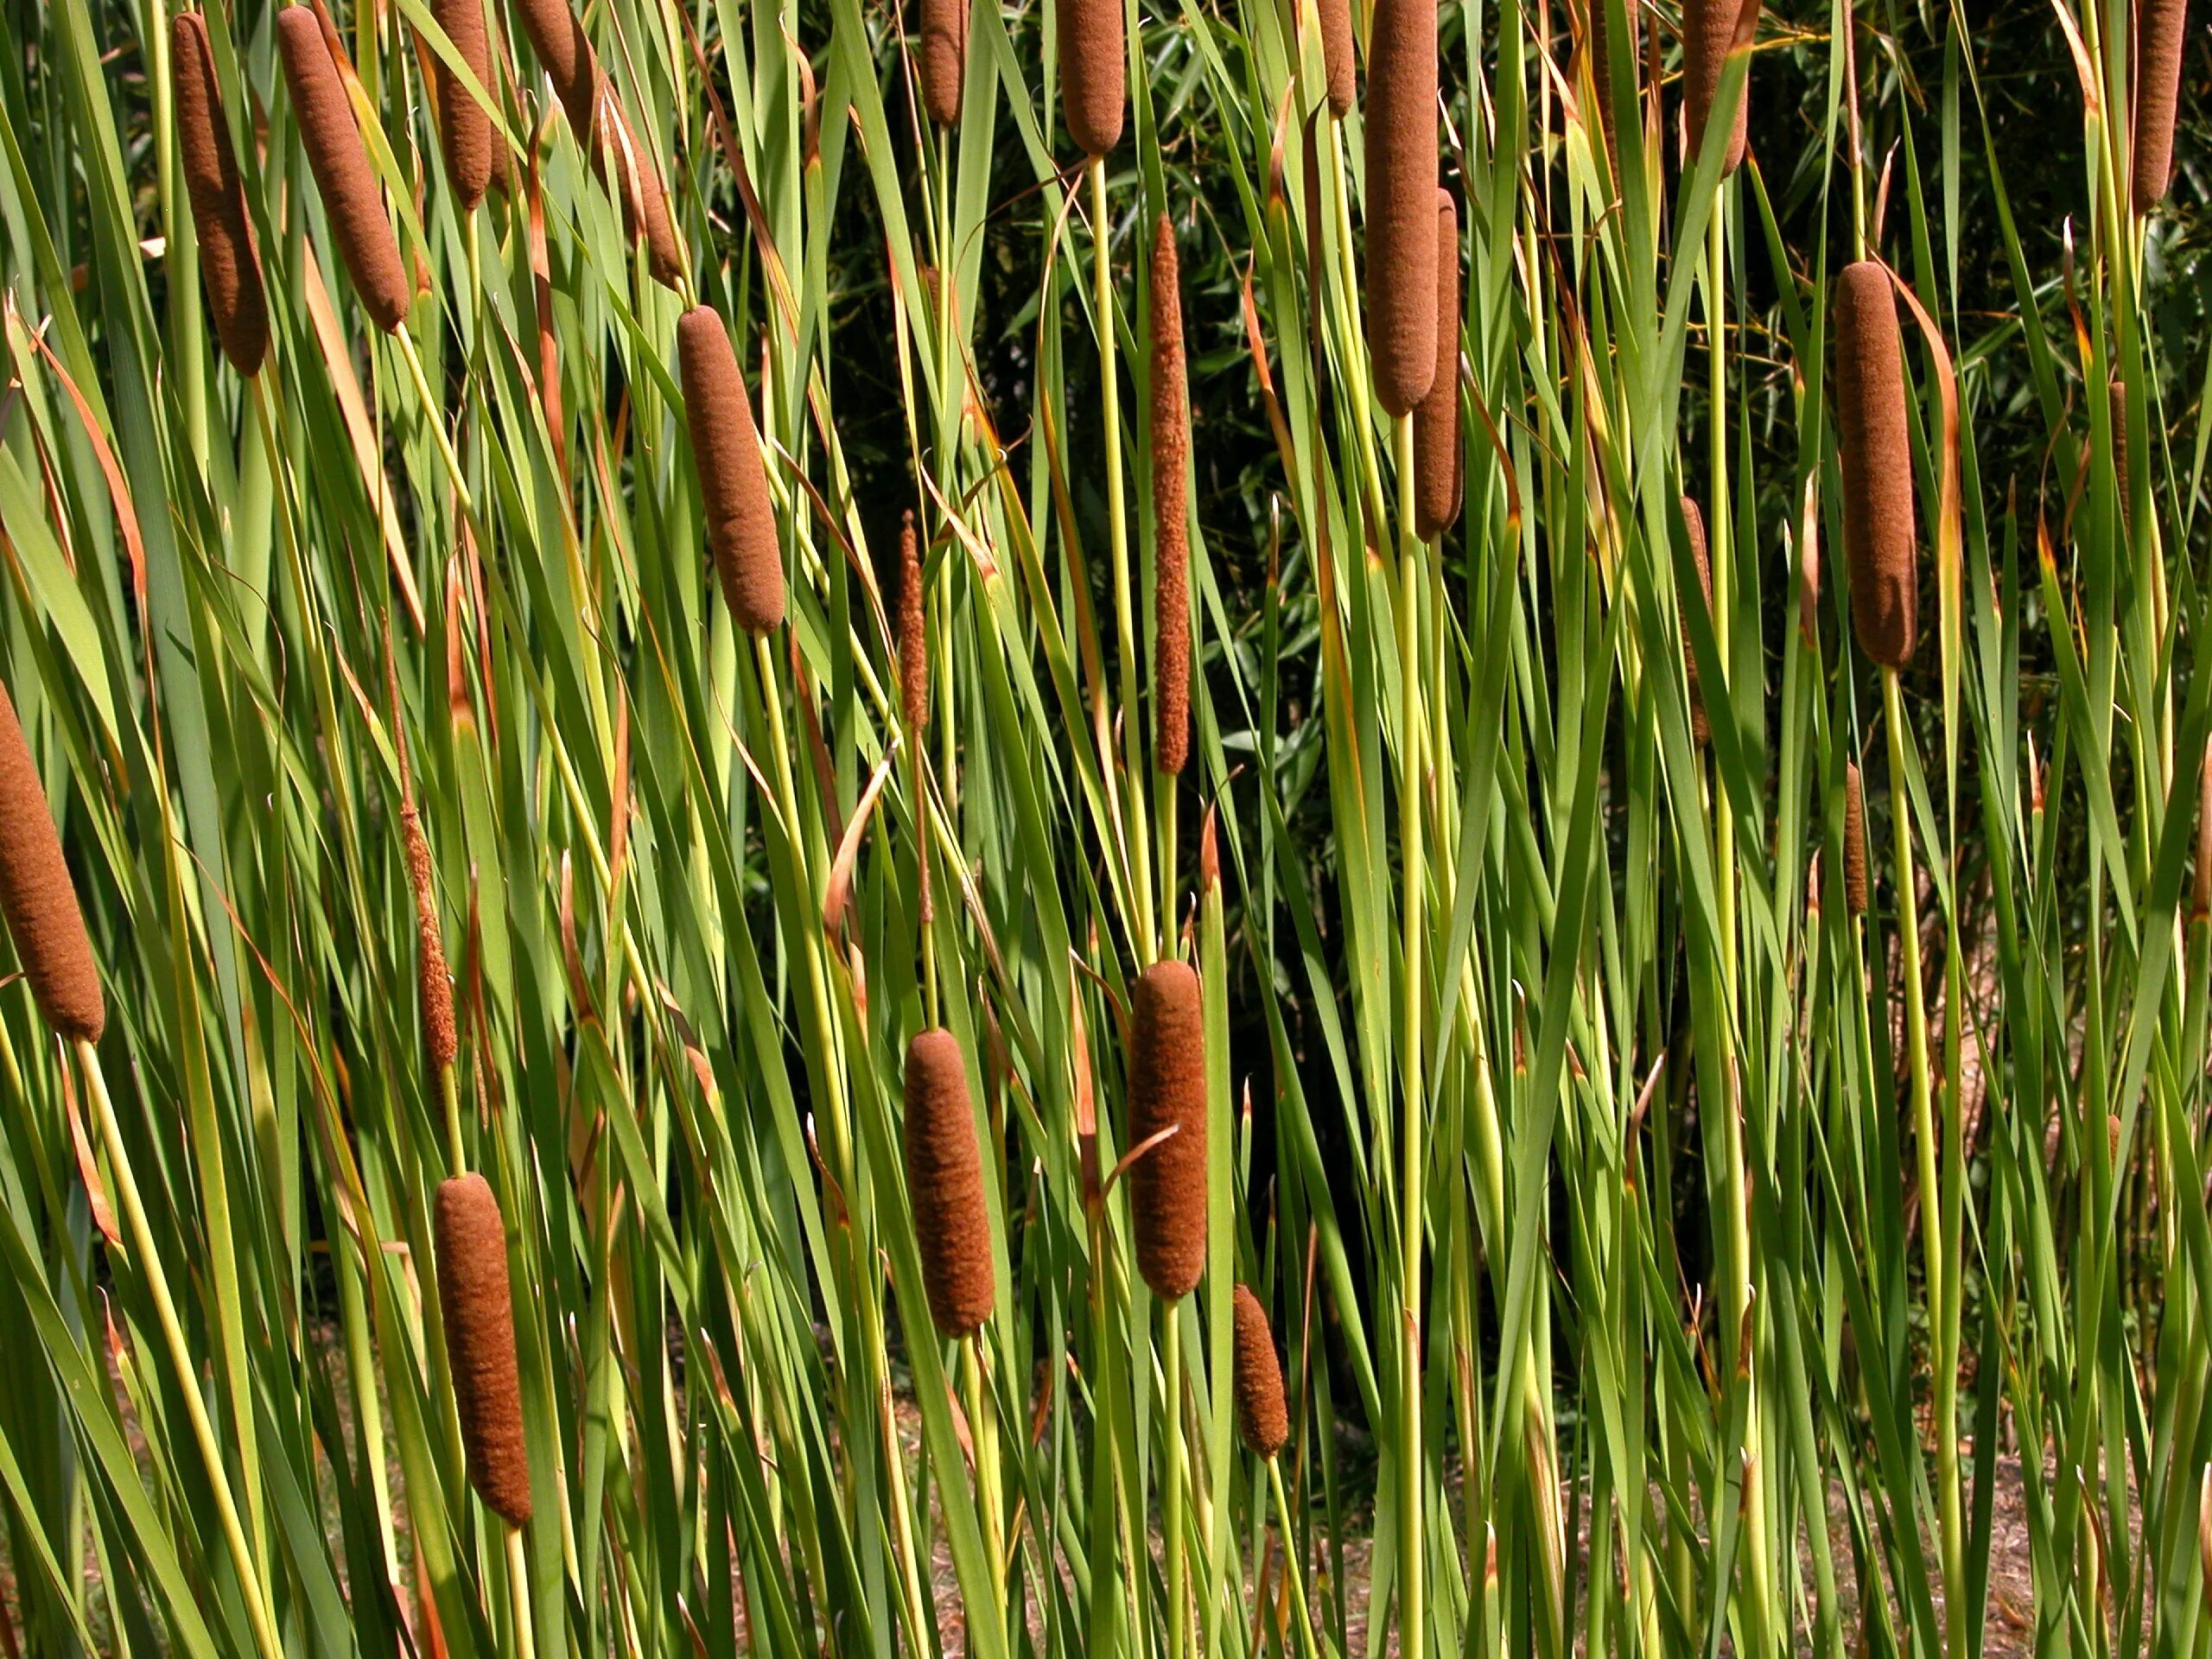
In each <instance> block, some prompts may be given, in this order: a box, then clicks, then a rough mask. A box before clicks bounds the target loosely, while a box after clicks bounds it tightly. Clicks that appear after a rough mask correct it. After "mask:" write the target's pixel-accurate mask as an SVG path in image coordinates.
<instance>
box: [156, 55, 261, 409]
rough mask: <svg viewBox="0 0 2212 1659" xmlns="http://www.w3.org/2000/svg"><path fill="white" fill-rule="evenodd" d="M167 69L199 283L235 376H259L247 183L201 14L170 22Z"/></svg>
mask: <svg viewBox="0 0 2212 1659" xmlns="http://www.w3.org/2000/svg"><path fill="white" fill-rule="evenodd" d="M169 61H170V73H171V74H172V76H173V78H174V79H175V86H176V126H177V162H178V165H179V167H180V168H181V169H182V171H183V174H184V188H185V194H187V195H188V196H189V197H190V198H191V200H192V225H193V229H194V232H195V233H196V234H197V235H198V238H199V241H200V285H201V286H202V287H203V288H205V289H207V308H208V310H210V311H211V312H213V314H214V318H215V338H216V340H218V341H219V343H220V344H221V346H222V348H223V355H224V356H225V357H226V358H228V359H230V360H231V366H232V368H234V369H236V370H237V371H238V372H239V373H240V374H244V375H252V374H257V373H258V372H260V369H261V364H262V359H264V358H265V357H266V356H267V355H268V353H269V296H268V295H267V294H266V292H264V289H263V288H262V285H261V256H260V253H259V251H257V249H256V248H255V246H254V241H253V226H252V223H251V220H250V219H249V218H248V217H247V214H246V208H245V181H244V180H243V179H242V178H241V177H240V176H239V174H238V156H237V153H236V151H234V150H233V149H232V147H231V130H230V127H229V125H228V124H227V123H226V121H225V120H224V118H223V95H222V92H221V91H220V90H219V88H218V87H217V86H216V84H215V59H214V54H213V51H212V49H211V48H210V47H209V44H208V41H207V21H206V20H205V19H204V18H202V17H201V16H200V14H199V13H198V12H196V11H181V12H179V13H177V15H176V16H175V18H174V19H172V20H171V22H170V24H169Z"/></svg>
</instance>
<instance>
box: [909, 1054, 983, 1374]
mask: <svg viewBox="0 0 2212 1659" xmlns="http://www.w3.org/2000/svg"><path fill="white" fill-rule="evenodd" d="M906 1192H907V1196H908V1197H909V1198H912V1201H913V1205H914V1241H915V1243H917V1244H918V1245H919V1246H920V1248H921V1254H922V1284H923V1287H924V1288H925V1289H926V1290H927V1291H928V1292H929V1299H930V1318H931V1319H934V1320H935V1321H936V1322H937V1328H938V1331H940V1332H943V1333H944V1335H945V1336H947V1337H952V1338H959V1337H964V1336H968V1335H969V1334H971V1333H972V1332H976V1331H977V1330H980V1329H981V1328H982V1324H983V1322H984V1321H985V1320H986V1319H989V1318H990V1317H991V1309H992V1307H993V1306H994V1304H995V1301H996V1299H997V1295H998V1287H997V1281H996V1278H995V1273H994V1271H993V1268H992V1266H991V1217H990V1211H988V1209H987V1208H986V1207H985V1205H984V1203H983V1166H982V1159H981V1158H980V1157H979V1156H978V1155H977V1154H976V1118H975V1114H974V1112H973V1111H972V1110H971V1109H970V1108H969V1103H968V1067H967V1065H966V1063H965V1062H964V1061H963V1060H962V1058H960V1044H959V1041H958V1039H956V1038H955V1037H954V1036H953V1034H952V1033H950V1032H949V1031H944V1030H942V1029H939V1030H936V1031H925V1032H924V1033H922V1034H921V1035H920V1036H918V1037H917V1038H915V1039H914V1040H913V1042H912V1043H911V1044H910V1045H908V1046H907V1049H906Z"/></svg>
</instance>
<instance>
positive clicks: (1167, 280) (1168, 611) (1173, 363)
mask: <svg viewBox="0 0 2212 1659" xmlns="http://www.w3.org/2000/svg"><path fill="white" fill-rule="evenodd" d="M1181 272H1182V264H1181V261H1180V259H1179V257H1178V255H1177V253H1176V251H1175V227H1174V226H1173V225H1172V224H1171V223H1169V222H1168V218H1167V215H1166V214H1165V213H1162V214H1160V219H1159V222H1158V223H1157V224H1155V225H1154V226H1153V231H1152V529H1153V540H1154V588H1153V606H1152V626H1153V632H1154V646H1153V676H1154V679H1153V710H1154V716H1155V718H1156V720H1157V722H1158V730H1157V732H1156V734H1155V735H1154V747H1153V764H1154V766H1157V767H1159V769H1160V771H1161V772H1168V773H1171V774H1173V773H1177V772H1181V771H1182V770H1183V766H1184V763H1185V761H1186V760H1188V759H1189V758H1190V753H1191V537H1190V525H1189V522H1188V519H1189V513H1190V486H1189V480H1188V477H1187V474H1188V470H1189V465H1190V456H1191V428H1190V411H1189V408H1188V405H1187V404H1186V402H1185V391H1184V368H1183V299H1182V275H1181ZM1162 810H1166V808H1165V805H1164V804H1163V807H1162Z"/></svg>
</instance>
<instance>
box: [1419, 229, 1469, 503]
mask: <svg viewBox="0 0 2212 1659" xmlns="http://www.w3.org/2000/svg"><path fill="white" fill-rule="evenodd" d="M1465 465H1466V460H1465V451H1464V449H1463V448H1462V446H1461V444H1460V442H1459V208H1458V207H1457V206H1456V205H1454V203H1453V202H1452V193H1451V192H1450V191H1449V190H1446V188H1444V187H1443V186H1441V185H1439V186H1438V187H1437V188H1436V372H1435V378H1433V379H1432V380H1431V381H1430V382H1429V385H1428V395H1427V397H1423V398H1422V399H1421V404H1420V406H1419V407H1417V408H1416V409H1415V410H1414V533H1415V534H1417V535H1418V536H1420V537H1421V540H1423V541H1424V542H1433V541H1434V540H1435V539H1436V538H1437V537H1439V536H1440V535H1442V534H1443V533H1444V532H1445V531H1447V530H1449V529H1450V528H1451V527H1452V521H1453V520H1455V519H1457V518H1459V496H1460V491H1461V488H1462V486H1463V482H1464V472H1465Z"/></svg>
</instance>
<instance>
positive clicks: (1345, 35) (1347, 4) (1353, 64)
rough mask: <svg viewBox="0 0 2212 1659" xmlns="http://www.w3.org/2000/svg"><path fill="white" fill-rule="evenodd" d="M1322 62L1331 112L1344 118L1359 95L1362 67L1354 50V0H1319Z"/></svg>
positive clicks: (1339, 117) (1349, 112)
mask: <svg viewBox="0 0 2212 1659" xmlns="http://www.w3.org/2000/svg"><path fill="white" fill-rule="evenodd" d="M1319 7H1320V18H1321V65H1322V68H1323V71H1324V73H1325V74H1326V75H1327V77H1328V87H1329V113H1330V114H1332V115H1333V116H1335V117H1337V118H1338V119H1339V120H1341V119H1342V118H1344V117H1345V116H1347V115H1350V114H1351V106H1352V100H1353V99H1355V98H1357V96H1358V95H1359V67H1358V64H1357V60H1356V58H1355V56H1354V54H1353V48H1352V35H1351V0H1319Z"/></svg>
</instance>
